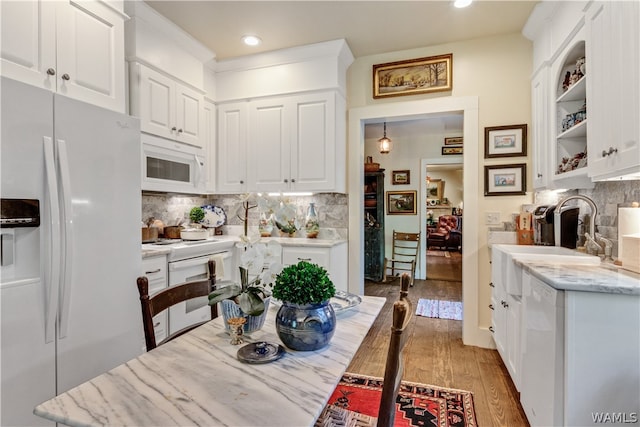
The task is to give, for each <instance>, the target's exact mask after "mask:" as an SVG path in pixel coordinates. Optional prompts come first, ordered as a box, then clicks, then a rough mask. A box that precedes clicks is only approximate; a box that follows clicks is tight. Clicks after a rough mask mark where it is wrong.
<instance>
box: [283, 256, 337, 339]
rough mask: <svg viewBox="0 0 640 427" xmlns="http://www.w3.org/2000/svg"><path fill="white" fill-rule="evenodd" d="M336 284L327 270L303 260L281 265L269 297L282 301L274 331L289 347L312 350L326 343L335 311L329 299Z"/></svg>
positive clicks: (333, 328)
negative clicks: (271, 295) (281, 267)
mask: <svg viewBox="0 0 640 427" xmlns="http://www.w3.org/2000/svg"><path fill="white" fill-rule="evenodd" d="M335 293H336V288H335V286H334V285H333V282H332V281H331V279H330V278H329V275H328V273H327V270H325V269H324V268H323V267H321V266H319V265H317V264H312V263H309V262H307V261H300V262H298V263H297V264H294V265H290V266H288V267H285V268H284V269H283V270H282V271H281V272H280V274H278V275H277V277H276V281H275V284H274V285H273V297H274V298H276V299H278V300H279V301H282V305H281V306H280V308H279V309H278V313H277V315H276V331H277V333H278V337H280V340H282V342H283V343H284V345H285V346H287V347H289V348H290V349H292V350H299V351H313V350H318V349H320V348H323V347H325V346H327V345H328V344H329V341H330V340H331V338H332V337H333V333H334V332H335V328H336V314H335V311H334V309H333V307H332V306H331V304H330V303H329V300H330V299H331V298H332V297H333V296H334V295H335Z"/></svg>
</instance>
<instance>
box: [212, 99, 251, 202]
mask: <svg viewBox="0 0 640 427" xmlns="http://www.w3.org/2000/svg"><path fill="white" fill-rule="evenodd" d="M247 116H248V107H247V102H246V101H240V102H235V103H231V104H223V105H218V144H217V148H218V151H217V157H218V158H217V166H218V167H217V172H218V173H217V178H218V179H217V181H218V182H217V190H218V192H220V193H243V192H246V191H247V123H248V120H247V119H248V117H247Z"/></svg>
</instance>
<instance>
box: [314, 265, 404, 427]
mask: <svg viewBox="0 0 640 427" xmlns="http://www.w3.org/2000/svg"><path fill="white" fill-rule="evenodd" d="M410 283H411V277H410V276H409V274H407V273H403V274H402V277H401V287H400V289H401V290H400V299H399V300H398V301H396V302H395V303H394V304H393V320H392V325H391V339H390V341H389V351H388V353H387V362H386V365H385V371H384V378H383V384H382V394H381V398H380V405H379V407H378V417H377V418H376V417H374V416H370V415H365V414H361V413H358V412H355V411H351V410H349V409H346V408H345V407H344V406H348V405H341V404H332V403H330V404H329V405H327V406H326V407H325V409H324V411H323V412H322V414H321V415H320V417H319V418H318V420H317V421H316V424H315V426H316V427H319V426H322V427H328V426H338V425H340V426H342V425H344V426H372V427H373V426H377V427H391V426H393V423H394V420H395V414H396V399H397V397H398V392H399V390H400V383H401V381H402V374H403V370H404V366H403V356H402V355H403V349H404V346H405V344H406V341H407V336H408V334H407V330H408V328H409V324H410V322H411V319H412V318H413V306H412V304H411V301H409V299H408V289H409V284H410ZM349 375H352V374H348V373H347V374H345V376H349ZM347 399H348V397H347ZM340 401H341V399H340V398H339V399H337V402H340Z"/></svg>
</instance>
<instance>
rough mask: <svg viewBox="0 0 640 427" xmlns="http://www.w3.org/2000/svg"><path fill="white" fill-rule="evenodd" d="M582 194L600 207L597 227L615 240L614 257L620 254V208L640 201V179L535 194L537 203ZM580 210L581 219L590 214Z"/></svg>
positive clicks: (605, 182)
mask: <svg viewBox="0 0 640 427" xmlns="http://www.w3.org/2000/svg"><path fill="white" fill-rule="evenodd" d="M573 194H582V195H584V196H587V197H589V198H591V199H592V200H593V201H594V202H595V204H596V207H597V208H598V215H597V216H596V227H597V230H598V232H599V233H600V234H602V236H603V237H605V238H608V239H611V240H612V241H613V257H614V258H616V257H617V256H618V208H620V207H629V206H631V203H633V202H640V181H604V182H597V183H596V185H595V187H594V188H593V189H591V190H570V191H566V192H560V193H558V192H554V191H539V192H537V193H536V195H535V203H536V204H541V205H545V204H553V203H557V202H558V201H559V200H561V199H562V198H564V197H566V196H569V195H573ZM585 211H586V212H583V210H582V209H581V210H580V215H581V219H583V220H584V215H585V214H587V215H589V214H590V213H589V212H588V209H585Z"/></svg>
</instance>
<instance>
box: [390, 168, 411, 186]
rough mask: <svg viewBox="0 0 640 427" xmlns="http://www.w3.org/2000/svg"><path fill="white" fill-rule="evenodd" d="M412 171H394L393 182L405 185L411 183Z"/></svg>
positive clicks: (392, 174) (392, 173)
mask: <svg viewBox="0 0 640 427" xmlns="http://www.w3.org/2000/svg"><path fill="white" fill-rule="evenodd" d="M410 177H411V171H410V170H403V171H393V172H391V184H393V185H404V184H410V183H411V178H410Z"/></svg>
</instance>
